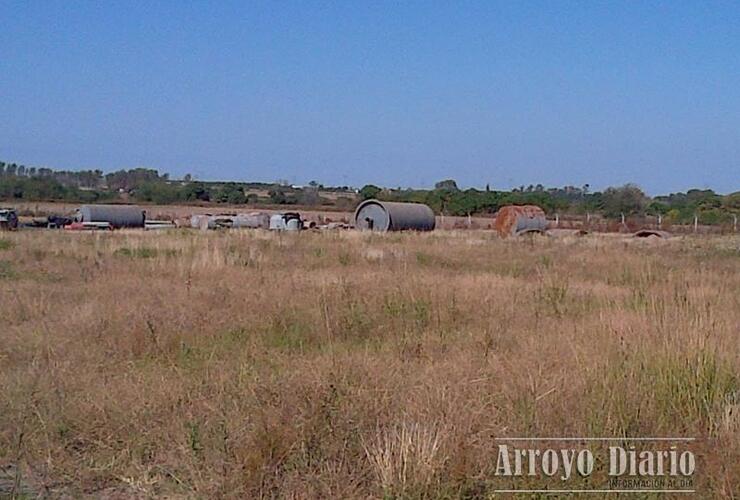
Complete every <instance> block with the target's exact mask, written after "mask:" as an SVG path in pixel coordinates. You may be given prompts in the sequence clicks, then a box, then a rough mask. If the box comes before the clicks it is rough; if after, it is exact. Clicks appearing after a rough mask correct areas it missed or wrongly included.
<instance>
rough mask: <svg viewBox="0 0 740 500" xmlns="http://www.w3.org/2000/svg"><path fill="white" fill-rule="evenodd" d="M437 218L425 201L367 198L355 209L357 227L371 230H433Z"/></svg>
mask: <svg viewBox="0 0 740 500" xmlns="http://www.w3.org/2000/svg"><path fill="white" fill-rule="evenodd" d="M435 224H436V220H435V217H434V212H433V211H432V209H431V208H429V207H428V206H427V205H424V204H423V203H399V202H394V201H379V200H366V201H363V202H362V203H360V205H359V206H358V207H357V210H355V227H356V228H357V229H363V230H371V231H407V230H410V231H432V230H434V226H435Z"/></svg>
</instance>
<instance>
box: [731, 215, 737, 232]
mask: <svg viewBox="0 0 740 500" xmlns="http://www.w3.org/2000/svg"><path fill="white" fill-rule="evenodd" d="M732 218H733V219H734V222H733V223H732V232H733V233H736V232H737V215H736V214H732Z"/></svg>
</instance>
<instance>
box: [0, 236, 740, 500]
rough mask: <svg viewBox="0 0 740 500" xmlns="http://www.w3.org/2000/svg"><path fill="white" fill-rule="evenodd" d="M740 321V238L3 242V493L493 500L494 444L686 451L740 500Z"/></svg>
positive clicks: (705, 483)
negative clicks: (621, 443) (540, 442)
mask: <svg viewBox="0 0 740 500" xmlns="http://www.w3.org/2000/svg"><path fill="white" fill-rule="evenodd" d="M739 331H740V238H738V237H732V236H725V237H707V238H693V237H686V238H672V239H669V240H665V241H663V240H658V241H653V240H650V241H646V240H638V239H630V238H626V237H624V236H618V235H591V236H586V237H582V238H576V237H565V238H545V237H535V238H524V239H518V240H506V241H504V240H500V239H498V238H496V237H495V236H494V235H493V234H492V232H490V231H437V232H434V233H428V234H386V235H378V234H363V233H357V232H343V233H339V232H337V233H328V232H327V233H314V232H303V233H301V234H275V233H267V232H261V231H251V232H248V231H244V232H238V231H233V232H211V233H202V232H198V231H187V230H174V231H171V232H148V233H144V232H137V231H118V232H113V233H96V234H93V233H84V234H83V233H70V232H63V231H58V232H53V231H19V232H14V233H5V234H1V235H0V394H1V395H2V398H0V488H4V491H5V494H6V495H11V494H16V495H18V496H23V495H25V496H27V497H35V495H38V494H43V495H47V496H50V497H59V496H67V497H69V498H78V497H80V496H85V495H90V496H92V497H106V498H130V497H137V498H146V497H153V496H167V497H178V498H180V497H185V498H257V497H280V498H285V497H287V498H368V497H370V498H382V497H385V498H488V497H490V496H491V495H492V492H493V491H494V490H495V489H497V488H500V487H501V486H507V485H510V484H512V483H511V482H508V483H507V482H502V480H501V479H500V478H497V477H495V475H494V471H495V467H496V456H497V441H495V439H496V438H501V437H511V436H530V437H531V436H540V437H543V436H609V437H624V436H627V437H639V436H671V437H676V436H686V437H696V438H697V441H696V442H695V443H693V444H692V447H693V449H694V450H695V452H696V455H697V473H696V485H695V486H696V489H697V491H698V492H699V496H700V497H703V498H738V495H740V493H739V486H738V485H739V482H740V465H738V464H739V463H740V418H739V417H738V411H739V407H738V403H740V393H739V391H740V378H739V375H738V373H739V372H740V340H739V338H740V337H739V335H740V333H739ZM592 481H596V480H595V479H594V478H592ZM596 483H598V481H596ZM584 484H585V486H586V487H591V486H594V484H595V483H594V484H591V483H588V481H587V480H586V481H584V482H583V483H579V485H580V486H584ZM596 485H598V484H596ZM517 486H519V487H521V486H531V485H529V484H528V483H527V482H526V480H524V482H519V483H517ZM11 491H14V493H11ZM531 497H532V496H530V497H528V498H531ZM615 497H616V495H612V496H610V498H615ZM626 497H627V498H639V497H640V496H639V495H627V496H626ZM651 498H652V497H651Z"/></svg>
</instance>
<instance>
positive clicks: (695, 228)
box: [694, 214, 699, 233]
mask: <svg viewBox="0 0 740 500" xmlns="http://www.w3.org/2000/svg"><path fill="white" fill-rule="evenodd" d="M698 231H699V216H698V215H696V214H694V232H695V233H696V232H698Z"/></svg>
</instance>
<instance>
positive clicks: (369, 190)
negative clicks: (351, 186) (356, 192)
mask: <svg viewBox="0 0 740 500" xmlns="http://www.w3.org/2000/svg"><path fill="white" fill-rule="evenodd" d="M380 191H382V190H381V189H380V188H379V187H378V186H375V185H373V184H366V185H365V186H363V187H362V189H360V197H361V198H362V199H363V200H370V199H373V198H377V197H378V195H379V194H380Z"/></svg>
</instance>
